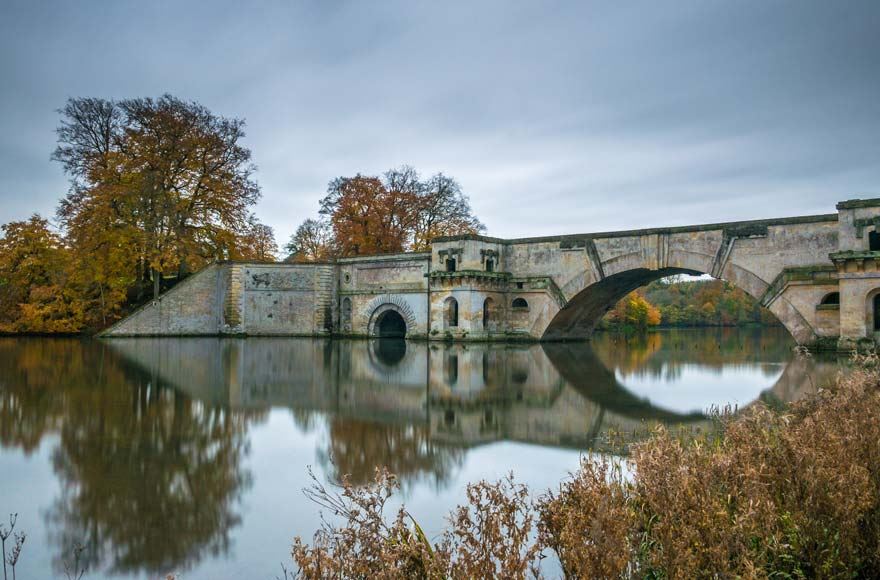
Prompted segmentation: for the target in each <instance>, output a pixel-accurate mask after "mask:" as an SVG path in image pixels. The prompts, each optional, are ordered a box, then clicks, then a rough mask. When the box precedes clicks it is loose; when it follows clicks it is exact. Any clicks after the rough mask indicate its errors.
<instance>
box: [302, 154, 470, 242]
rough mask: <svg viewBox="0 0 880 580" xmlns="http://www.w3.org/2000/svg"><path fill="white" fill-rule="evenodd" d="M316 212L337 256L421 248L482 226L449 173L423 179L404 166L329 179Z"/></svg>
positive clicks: (413, 170)
mask: <svg viewBox="0 0 880 580" xmlns="http://www.w3.org/2000/svg"><path fill="white" fill-rule="evenodd" d="M320 213H321V215H322V216H323V217H324V218H325V219H327V220H328V222H329V224H330V226H331V229H332V234H333V246H334V248H335V249H336V250H337V251H338V253H339V254H340V255H342V256H352V255H363V254H382V253H392V252H402V251H408V250H416V251H422V250H424V249H426V248H427V247H428V246H429V245H430V241H431V239H432V238H434V237H437V236H443V235H457V234H475V233H479V232H482V231H483V230H485V227H484V226H483V224H482V223H480V221H479V220H478V219H477V218H476V217H474V216H473V215H472V213H471V208H470V204H469V203H468V200H467V197H466V196H465V195H464V193H463V192H462V191H461V187H460V186H459V185H458V183H457V182H456V181H455V180H454V179H452V178H450V177H447V176H445V175H443V174H437V175H435V176H433V177H431V178H430V179H429V180H427V181H422V180H421V179H420V177H419V174H418V172H416V171H415V169H413V168H412V167H409V166H402V167H400V168H397V169H391V170H389V171H386V172H385V173H384V174H383V175H382V177H381V178H380V177H370V176H364V175H361V174H358V175H356V176H354V177H339V178H336V179H334V180H333V181H331V182H330V185H329V186H328V188H327V195H326V196H325V197H324V198H323V199H322V200H321V211H320ZM294 237H296V236H294Z"/></svg>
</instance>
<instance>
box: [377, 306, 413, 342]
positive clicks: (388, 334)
mask: <svg viewBox="0 0 880 580" xmlns="http://www.w3.org/2000/svg"><path fill="white" fill-rule="evenodd" d="M376 334H378V335H379V338H403V337H405V336H406V321H405V320H404V319H403V316H401V315H400V313H399V312H397V311H395V310H386V311H385V312H383V313H382V314H381V315H379V319H378V320H377V321H376Z"/></svg>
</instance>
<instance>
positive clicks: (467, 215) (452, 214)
mask: <svg viewBox="0 0 880 580" xmlns="http://www.w3.org/2000/svg"><path fill="white" fill-rule="evenodd" d="M485 229H486V227H485V226H484V225H483V224H482V223H481V222H480V220H479V219H477V218H476V216H474V215H473V213H472V212H471V205H470V202H469V201H468V199H467V196H465V195H464V193H463V192H462V190H461V186H460V185H459V184H458V182H457V181H455V180H454V179H453V178H451V177H449V176H447V175H443V174H442V173H438V174H437V175H434V176H433V177H431V178H430V179H429V180H428V181H426V182H425V183H424V184H422V187H421V189H420V192H419V203H418V206H417V210H416V216H415V223H414V227H413V240H412V249H413V250H415V251H417V252H420V251H424V250H427V249H428V248H429V247H430V245H431V240H432V239H434V238H437V237H440V236H453V235H462V234H478V233H480V232H483V231H485Z"/></svg>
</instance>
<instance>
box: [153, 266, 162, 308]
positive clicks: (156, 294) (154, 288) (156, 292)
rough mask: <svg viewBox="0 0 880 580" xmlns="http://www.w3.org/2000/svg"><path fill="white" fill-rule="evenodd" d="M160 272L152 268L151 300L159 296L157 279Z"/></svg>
mask: <svg viewBox="0 0 880 580" xmlns="http://www.w3.org/2000/svg"><path fill="white" fill-rule="evenodd" d="M161 276H162V274H161V273H160V272H159V271H158V270H156V269H155V268H153V300H156V299H157V298H159V279H160V277H161Z"/></svg>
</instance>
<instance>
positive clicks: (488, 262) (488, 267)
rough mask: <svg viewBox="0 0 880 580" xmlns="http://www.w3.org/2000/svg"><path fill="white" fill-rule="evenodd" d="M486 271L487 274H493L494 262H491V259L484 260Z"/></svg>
mask: <svg viewBox="0 0 880 580" xmlns="http://www.w3.org/2000/svg"><path fill="white" fill-rule="evenodd" d="M486 271H487V272H494V271H495V260H493V259H492V258H487V259H486Z"/></svg>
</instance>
